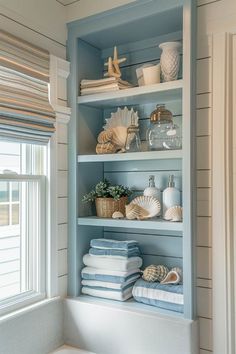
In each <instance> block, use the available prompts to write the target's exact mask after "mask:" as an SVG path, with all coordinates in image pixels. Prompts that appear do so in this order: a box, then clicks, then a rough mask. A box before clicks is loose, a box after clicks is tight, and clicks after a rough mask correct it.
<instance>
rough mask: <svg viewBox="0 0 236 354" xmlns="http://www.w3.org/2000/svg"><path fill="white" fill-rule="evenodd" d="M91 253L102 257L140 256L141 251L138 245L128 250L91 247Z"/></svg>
mask: <svg viewBox="0 0 236 354" xmlns="http://www.w3.org/2000/svg"><path fill="white" fill-rule="evenodd" d="M89 254H90V255H91V256H100V257H116V258H130V257H138V256H140V251H139V248H138V247H133V248H130V249H128V250H112V249H98V248H90V250H89Z"/></svg>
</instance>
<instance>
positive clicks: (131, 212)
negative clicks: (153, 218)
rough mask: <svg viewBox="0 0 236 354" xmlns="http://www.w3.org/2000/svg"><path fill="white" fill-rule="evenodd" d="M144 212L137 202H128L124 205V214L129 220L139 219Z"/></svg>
mask: <svg viewBox="0 0 236 354" xmlns="http://www.w3.org/2000/svg"><path fill="white" fill-rule="evenodd" d="M144 213H145V210H144V209H142V208H141V207H140V206H139V205H138V204H133V203H130V204H128V205H126V206H125V215H126V218H127V219H129V220H134V219H141V218H142V215H143V214H144ZM146 214H147V212H146Z"/></svg>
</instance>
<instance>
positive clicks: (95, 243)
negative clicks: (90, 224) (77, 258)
mask: <svg viewBox="0 0 236 354" xmlns="http://www.w3.org/2000/svg"><path fill="white" fill-rule="evenodd" d="M90 245H91V248H90V250H89V254H86V255H85V256H84V257H83V262H84V264H85V268H84V269H83V270H82V285H83V287H82V293H83V294H87V295H91V296H97V297H102V298H107V299H113V300H118V301H126V300H128V299H129V298H131V297H132V288H133V285H134V283H135V281H136V280H137V279H138V278H139V277H140V267H141V266H142V258H141V257H140V251H139V247H138V243H137V241H132V240H131V241H116V240H110V239H94V240H91V243H90Z"/></svg>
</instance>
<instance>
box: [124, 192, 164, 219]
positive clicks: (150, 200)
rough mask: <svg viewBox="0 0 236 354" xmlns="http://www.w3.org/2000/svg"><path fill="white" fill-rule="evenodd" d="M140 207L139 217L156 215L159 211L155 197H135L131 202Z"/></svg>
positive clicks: (159, 207)
mask: <svg viewBox="0 0 236 354" xmlns="http://www.w3.org/2000/svg"><path fill="white" fill-rule="evenodd" d="M131 203H132V204H136V205H138V206H139V207H141V209H142V211H141V217H140V219H149V218H153V217H154V216H157V215H158V214H159V213H160V211H161V204H160V202H159V200H158V199H157V198H154V197H148V196H140V197H136V198H135V199H134V200H132V202H131Z"/></svg>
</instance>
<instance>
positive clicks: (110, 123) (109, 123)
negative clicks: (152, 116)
mask: <svg viewBox="0 0 236 354" xmlns="http://www.w3.org/2000/svg"><path fill="white" fill-rule="evenodd" d="M138 119H139V118H138V113H137V112H134V110H133V108H132V109H131V110H129V109H128V108H127V107H125V108H123V109H121V108H118V110H117V111H116V112H115V113H111V118H108V119H106V124H105V125H104V127H103V128H104V130H105V131H108V130H111V131H112V132H113V139H112V142H113V144H115V145H117V146H118V147H119V148H120V149H123V148H124V147H125V143H126V138H127V128H128V127H129V126H130V125H131V124H134V125H136V126H138Z"/></svg>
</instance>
